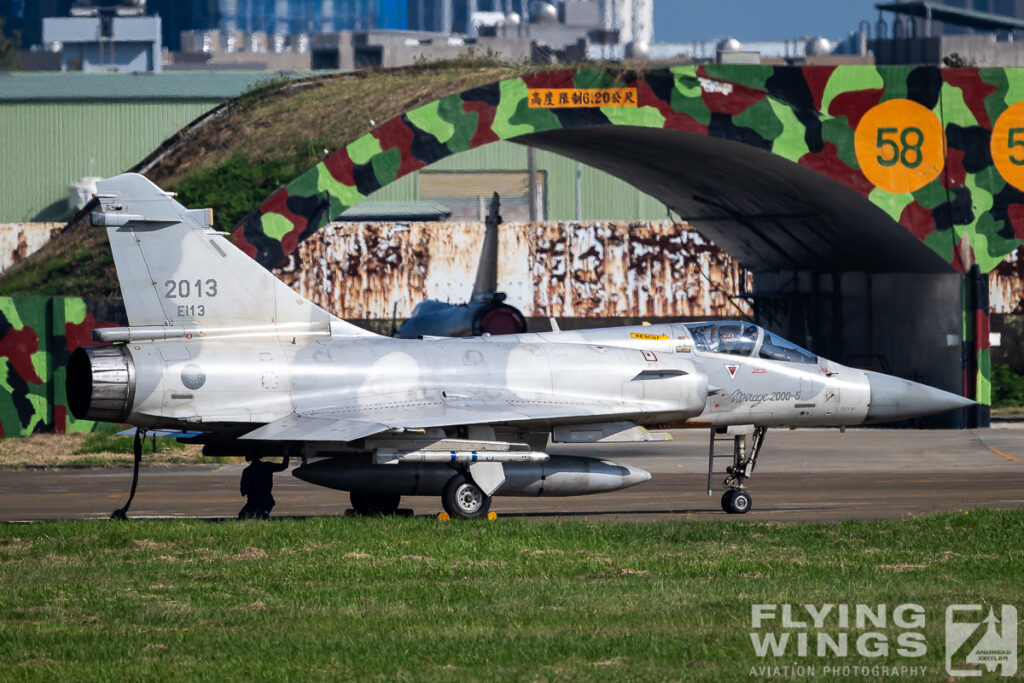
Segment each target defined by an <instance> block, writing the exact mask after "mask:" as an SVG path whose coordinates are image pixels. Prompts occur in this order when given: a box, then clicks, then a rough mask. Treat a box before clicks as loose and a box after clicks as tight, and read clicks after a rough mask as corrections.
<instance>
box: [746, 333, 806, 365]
mask: <svg viewBox="0 0 1024 683" xmlns="http://www.w3.org/2000/svg"><path fill="white" fill-rule="evenodd" d="M757 355H758V356H760V357H761V358H767V359H768V360H782V361H787V362H789V363H817V362H818V357H817V356H815V355H814V354H813V353H811V352H810V351H807V350H805V349H802V348H800V347H799V346H797V345H796V344H794V343H793V342H791V341H786V340H785V339H783V338H782V337H776V336H775V335H774V334H772V333H771V332H768V331H767V330H765V333H764V341H763V342H761V351H760V352H759V353H758V354H757Z"/></svg>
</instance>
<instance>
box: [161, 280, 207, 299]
mask: <svg viewBox="0 0 1024 683" xmlns="http://www.w3.org/2000/svg"><path fill="white" fill-rule="evenodd" d="M164 287H166V288H167V290H166V291H165V292H164V298H165V299H188V298H191V297H198V298H202V297H208V298H209V297H215V296H217V281H216V280H214V279H213V278H210V279H209V280H168V281H167V282H165V283H164Z"/></svg>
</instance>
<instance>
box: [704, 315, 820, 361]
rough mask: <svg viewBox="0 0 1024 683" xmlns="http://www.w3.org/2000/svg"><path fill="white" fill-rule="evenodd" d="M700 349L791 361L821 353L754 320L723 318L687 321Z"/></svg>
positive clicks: (806, 359) (814, 359) (808, 358)
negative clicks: (788, 339)
mask: <svg viewBox="0 0 1024 683" xmlns="http://www.w3.org/2000/svg"><path fill="white" fill-rule="evenodd" d="M686 329H687V330H689V332H690V336H691V337H693V344H694V347H695V348H696V349H697V350H698V351H710V352H711V353H729V354H732V355H734V356H748V357H752V358H764V359H765V360H781V361H785V362H788V363H817V362H818V357H817V356H816V355H814V354H813V353H811V352H810V351H807V350H806V349H802V348H800V347H799V346H797V345H796V344H794V343H793V342H791V341H786V340H785V339H783V338H782V337H779V336H777V335H774V334H772V333H771V332H768V331H767V330H765V329H764V328H762V327H760V326H759V325H755V324H754V323H748V322H743V321H740V320H722V321H715V322H703V323H686Z"/></svg>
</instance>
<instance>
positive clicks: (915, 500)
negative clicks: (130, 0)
mask: <svg viewBox="0 0 1024 683" xmlns="http://www.w3.org/2000/svg"><path fill="white" fill-rule="evenodd" d="M673 435H674V436H675V440H674V441H668V442H653V443H644V444H607V445H605V444H601V445H587V446H565V445H561V444H553V445H552V446H551V448H550V449H549V450H550V451H551V452H552V453H570V454H580V455H592V456H599V457H606V458H609V459H613V460H618V461H620V462H624V463H629V464H631V465H636V466H639V467H642V468H644V469H646V470H648V471H650V472H651V473H652V475H653V477H652V479H651V481H649V482H647V483H645V484H641V485H640V486H637V487H635V488H631V489H626V490H624V491H616V492H613V493H605V494H598V495H590V496H579V497H573V498H506V497H496V498H495V499H494V504H493V505H492V508H491V509H492V510H494V511H495V512H497V513H498V515H499V516H504V517H536V518H559V517H564V518H575V519H588V520H617V521H621V520H631V521H654V520H659V519H682V518H698V519H716V520H722V521H725V520H737V519H747V520H758V519H761V520H778V521H808V522H814V521H835V520H842V519H863V520H873V519H896V518H900V517H903V516H919V515H925V514H931V513H937V512H948V511H954V510H961V509H963V510H966V509H971V508H974V507H979V506H980V507H989V508H1011V507H1014V508H1015V507H1024V425H1022V424H1019V423H1012V424H1009V425H997V426H996V427H994V428H990V429H977V430H962V431H916V430H894V429H890V430H879V429H851V430H849V431H847V432H846V433H845V434H840V433H839V431H838V430H834V429H832V430H824V429H820V430H819V429H807V430H799V431H787V430H769V432H768V438H767V441H766V444H765V447H764V450H763V451H762V456H761V460H760V461H759V463H758V468H757V471H756V472H755V474H754V476H753V478H752V479H751V481H750V491H751V494H752V495H753V500H754V505H753V509H752V510H751V512H750V513H748V514H746V515H726V514H725V513H724V512H722V510H721V508H720V507H719V498H720V496H721V494H720V493H716V494H714V495H713V496H711V497H708V496H707V491H706V471H707V454H708V435H707V432H706V431H704V430H699V431H698V430H692V431H675V432H673ZM293 464H294V463H293ZM242 467H243V464H231V465H225V466H212V465H197V466H191V467H177V468H152V469H148V468H143V470H142V472H141V474H140V479H139V487H138V492H137V493H136V496H135V501H134V502H133V504H132V508H131V511H130V515H131V516H133V517H214V518H221V517H233V516H234V515H235V514H236V513H237V511H238V510H239V509H240V508H241V506H242V503H243V502H244V501H243V499H242V498H241V497H240V495H239V492H238V482H239V476H240V473H241V470H242ZM130 483H131V472H130V471H129V470H123V469H119V470H45V471H43V470H29V471H17V472H0V520H6V521H21V520H39V519H88V518H105V517H107V516H109V514H110V511H111V510H113V509H114V508H117V507H120V506H121V505H122V504H123V503H124V501H125V500H126V499H127V495H128V490H129V486H130ZM715 483H716V485H717V484H718V483H720V482H718V481H716V482H715ZM274 496H275V498H276V499H277V507H276V508H275V509H274V514H275V516H310V515H339V514H343V513H344V512H345V511H346V509H347V508H348V507H349V505H348V494H347V493H344V492H341V491H332V490H329V489H324V488H320V487H316V486H312V485H310V484H307V483H305V482H302V481H299V480H298V479H296V478H294V477H291V476H289V475H288V474H286V473H282V474H279V475H277V477H276V478H275V486H274ZM402 507H403V508H408V509H411V510H412V511H413V513H414V514H417V515H435V514H437V513H438V512H440V511H441V504H440V500H439V499H438V498H436V497H406V498H403V499H402Z"/></svg>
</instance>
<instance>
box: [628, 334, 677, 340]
mask: <svg viewBox="0 0 1024 683" xmlns="http://www.w3.org/2000/svg"><path fill="white" fill-rule="evenodd" d="M629 336H630V337H632V338H633V339H643V340H645V341H660V340H662V339H669V336H668V335H667V334H642V333H640V332H633V333H632V334H630V335H629Z"/></svg>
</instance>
